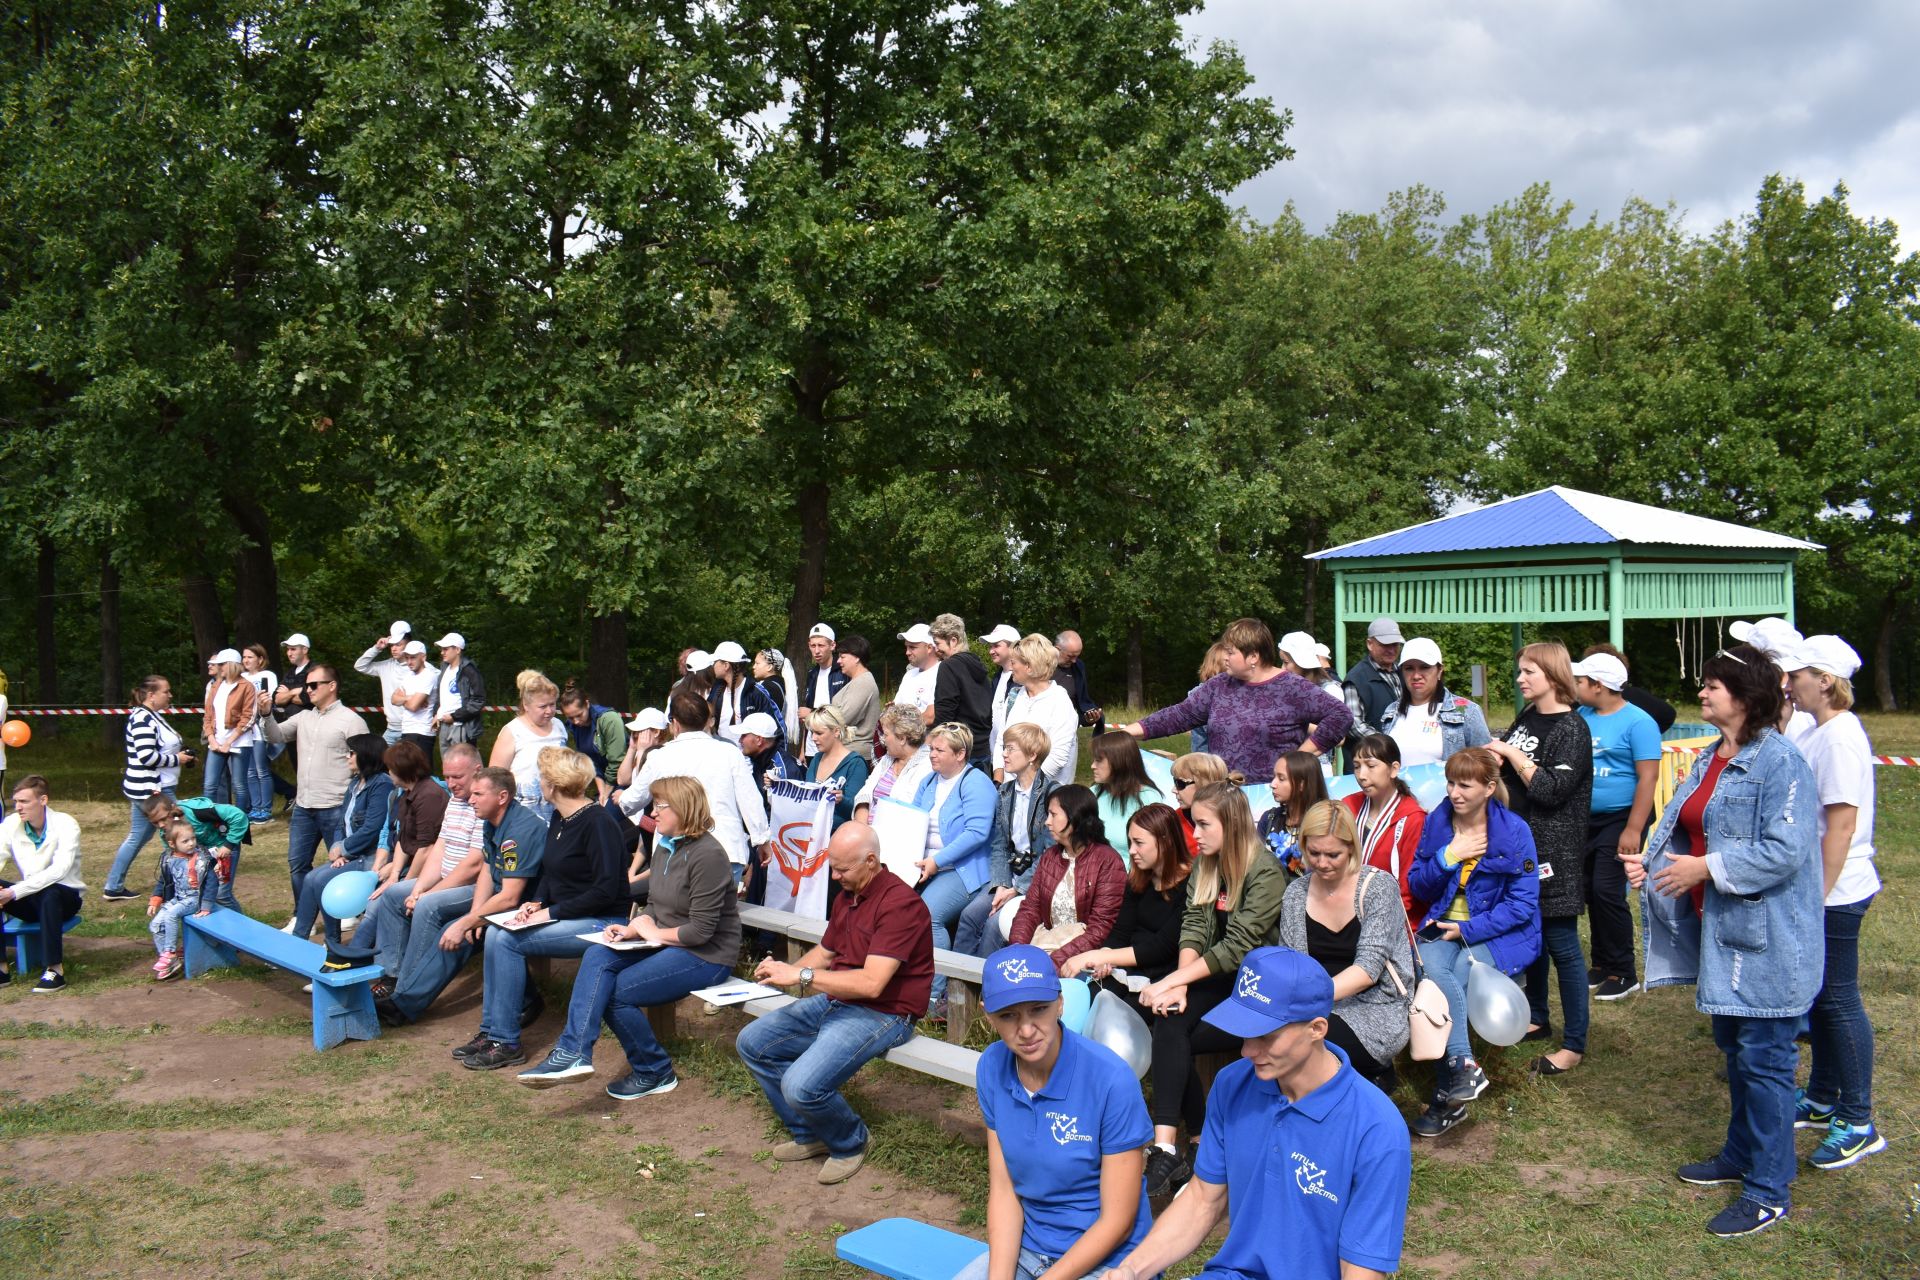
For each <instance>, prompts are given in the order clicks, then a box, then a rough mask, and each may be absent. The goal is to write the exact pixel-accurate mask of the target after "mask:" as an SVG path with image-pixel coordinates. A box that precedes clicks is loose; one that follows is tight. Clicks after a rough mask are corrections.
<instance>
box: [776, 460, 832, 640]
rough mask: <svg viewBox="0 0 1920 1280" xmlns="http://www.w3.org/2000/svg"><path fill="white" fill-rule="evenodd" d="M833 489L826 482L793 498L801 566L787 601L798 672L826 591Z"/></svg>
mask: <svg viewBox="0 0 1920 1280" xmlns="http://www.w3.org/2000/svg"><path fill="white" fill-rule="evenodd" d="M832 496H833V495H832V490H831V489H829V488H828V486H827V482H826V481H824V480H815V481H812V482H811V483H809V484H807V485H806V486H804V487H803V488H802V489H801V490H800V493H799V495H798V496H797V497H796V498H795V499H794V503H793V506H794V513H795V514H796V515H798V516H799V518H800V563H799V565H798V566H797V567H795V569H794V572H793V595H792V596H791V597H789V598H788V600H787V646H786V647H787V656H788V657H789V658H791V659H792V660H793V666H794V669H795V670H796V671H804V670H806V668H807V664H808V663H809V661H811V660H810V659H809V658H808V656H807V632H809V631H811V630H813V624H814V623H816V622H818V621H820V601H821V599H822V598H823V597H824V596H825V595H826V589H827V539H828V535H829V533H830V532H831V530H832V526H833V517H832V514H831V512H830V511H829V509H828V507H827V502H828V500H829V499H830V498H831V497H832Z"/></svg>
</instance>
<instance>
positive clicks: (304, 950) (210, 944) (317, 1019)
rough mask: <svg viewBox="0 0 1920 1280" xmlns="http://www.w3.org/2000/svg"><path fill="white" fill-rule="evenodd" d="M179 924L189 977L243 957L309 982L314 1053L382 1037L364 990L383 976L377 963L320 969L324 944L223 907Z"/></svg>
mask: <svg viewBox="0 0 1920 1280" xmlns="http://www.w3.org/2000/svg"><path fill="white" fill-rule="evenodd" d="M181 923H182V924H184V925H185V926H186V935H187V939H186V940H187V956H186V971H187V977H189V978H197V977H199V976H200V975H201V974H203V973H205V972H207V971H208V970H209V969H223V968H227V967H230V966H232V965H237V964H239V963H240V956H241V954H242V953H244V954H246V955H250V956H253V957H254V958H256V959H258V960H262V961H265V962H266V963H267V964H270V965H272V966H274V967H275V968H277V969H285V970H287V971H288V972H289V973H297V974H299V975H300V976H301V977H303V978H306V979H307V980H308V981H310V982H312V983H313V1047H314V1048H315V1049H317V1050H324V1049H331V1048H332V1047H333V1046H334V1045H337V1044H339V1043H340V1042H341V1041H343V1040H348V1039H352V1040H377V1039H379V1038H380V1019H379V1018H378V1017H376V1016H375V1015H374V1011H373V992H371V991H370V990H368V986H369V984H371V983H372V982H373V980H374V979H375V978H377V977H379V976H380V974H381V968H380V966H379V965H377V964H369V965H362V966H360V967H359V968H357V969H339V970H332V971H329V970H324V969H322V968H321V965H322V964H323V963H324V962H325V961H326V958H327V949H326V948H325V947H324V946H321V945H320V944H319V943H317V942H308V941H307V940H306V939H305V938H295V937H292V936H290V935H288V934H284V933H282V932H280V930H278V929H276V928H274V927H273V926H272V925H270V924H262V923H261V922H260V921H258V920H255V919H253V918H252V917H250V916H245V915H242V914H240V913H239V912H238V911H229V910H227V909H226V908H225V907H215V908H214V909H213V910H212V912H210V913H209V914H207V915H204V916H194V915H190V916H187V917H186V918H185V919H183V920H182V921H181Z"/></svg>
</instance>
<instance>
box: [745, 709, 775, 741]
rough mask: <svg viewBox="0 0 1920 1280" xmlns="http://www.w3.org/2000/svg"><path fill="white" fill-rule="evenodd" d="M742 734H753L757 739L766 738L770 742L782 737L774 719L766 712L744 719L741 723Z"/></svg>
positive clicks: (756, 713)
mask: <svg viewBox="0 0 1920 1280" xmlns="http://www.w3.org/2000/svg"><path fill="white" fill-rule="evenodd" d="M740 732H741V733H742V734H743V735H744V734H749V733H751V734H753V735H754V736H755V737H760V738H765V739H766V740H767V741H769V742H771V741H773V740H774V739H775V738H777V737H779V736H780V728H779V726H778V725H776V724H774V722H773V717H772V716H770V715H768V714H767V713H766V712H764V711H756V712H754V713H753V714H752V715H750V716H747V717H745V718H744V719H742V720H741V721H740Z"/></svg>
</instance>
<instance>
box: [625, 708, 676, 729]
mask: <svg viewBox="0 0 1920 1280" xmlns="http://www.w3.org/2000/svg"><path fill="white" fill-rule="evenodd" d="M666 727H667V713H666V712H664V711H662V710H661V709H660V708H658V707H642V708H641V709H640V710H639V711H638V712H636V713H635V714H634V717H633V719H631V720H629V721H627V728H629V729H631V730H633V731H634V732H635V733H641V732H644V731H645V730H647V729H665V728H666Z"/></svg>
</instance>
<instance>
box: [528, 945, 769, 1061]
mask: <svg viewBox="0 0 1920 1280" xmlns="http://www.w3.org/2000/svg"><path fill="white" fill-rule="evenodd" d="M602 952H605V953H606V954H607V955H610V956H615V957H617V958H619V959H621V960H627V959H631V958H633V957H634V956H635V955H636V954H637V955H638V957H639V959H638V960H637V962H635V963H633V964H628V965H623V966H621V967H619V968H618V969H617V970H616V969H613V968H612V967H610V966H606V965H605V964H604V962H602V965H601V966H600V967H601V968H602V971H603V972H606V973H608V974H609V975H610V976H609V977H608V978H607V979H605V980H596V982H595V985H598V986H604V987H605V988H606V995H607V996H608V997H611V999H610V1000H608V999H605V998H604V997H596V996H595V995H593V994H592V993H589V994H588V996H587V999H586V1003H589V1004H591V1003H593V1002H594V1001H595V1000H596V999H600V1000H601V1006H600V1007H601V1010H602V1013H603V1015H604V1016H605V1018H606V1020H607V1026H609V1027H611V1028H612V1029H613V1034H614V1038H615V1039H617V1040H618V1041H619V1042H620V1047H621V1048H622V1049H624V1050H626V1051H627V1065H628V1066H629V1067H631V1068H632V1069H633V1070H635V1071H637V1072H639V1073H640V1074H641V1075H643V1076H654V1077H658V1076H663V1075H665V1074H666V1073H667V1072H669V1071H672V1070H673V1059H672V1058H669V1057H668V1056H667V1051H666V1050H665V1049H662V1048H661V1047H660V1041H659V1039H658V1038H657V1037H656V1036H655V1035H654V1034H653V1024H652V1023H650V1022H648V1021H647V1013H646V1010H647V1006H649V1005H656V1004H671V1003H673V1002H674V1001H675V1000H678V999H680V998H681V997H682V996H684V995H686V994H687V993H688V992H690V991H696V990H698V989H699V988H701V987H710V986H712V985H713V984H714V983H716V982H724V981H726V978H727V974H728V973H730V972H731V970H730V969H728V968H727V966H726V965H724V964H720V963H719V962H717V961H714V960H702V959H700V958H699V957H698V956H696V955H694V954H692V953H691V952H689V951H688V950H687V949H686V948H685V947H662V948H661V949H660V950H658V951H646V952H639V953H635V952H631V951H628V952H619V951H613V950H610V949H609V948H607V947H594V948H593V949H592V950H590V951H588V952H587V956H586V959H584V960H582V961H581V962H580V976H579V977H578V978H576V979H574V983H573V1003H572V1004H571V1005H569V1006H568V1008H567V1031H566V1033H564V1034H563V1035H562V1036H561V1037H560V1044H559V1046H558V1047H560V1048H572V1046H571V1045H570V1044H569V1043H568V1041H567V1036H569V1035H572V1034H573V1032H574V1013H575V1010H576V1009H579V1008H580V1006H581V1004H582V1003H583V1002H582V992H581V988H582V987H583V986H586V985H587V981H588V966H590V965H593V964H594V962H595V961H597V960H599V958H600V954H601V953H602ZM583 1016H585V1015H583ZM599 1029H600V1028H599V1026H598V1024H597V1023H594V1024H588V1027H587V1034H589V1035H590V1034H593V1033H596V1032H598V1031H599ZM582 1038H584V1037H582ZM592 1047H593V1043H592V1041H591V1040H588V1041H587V1042H586V1045H585V1048H582V1049H576V1050H574V1052H576V1053H584V1052H585V1051H586V1050H587V1049H591V1048H592Z"/></svg>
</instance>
